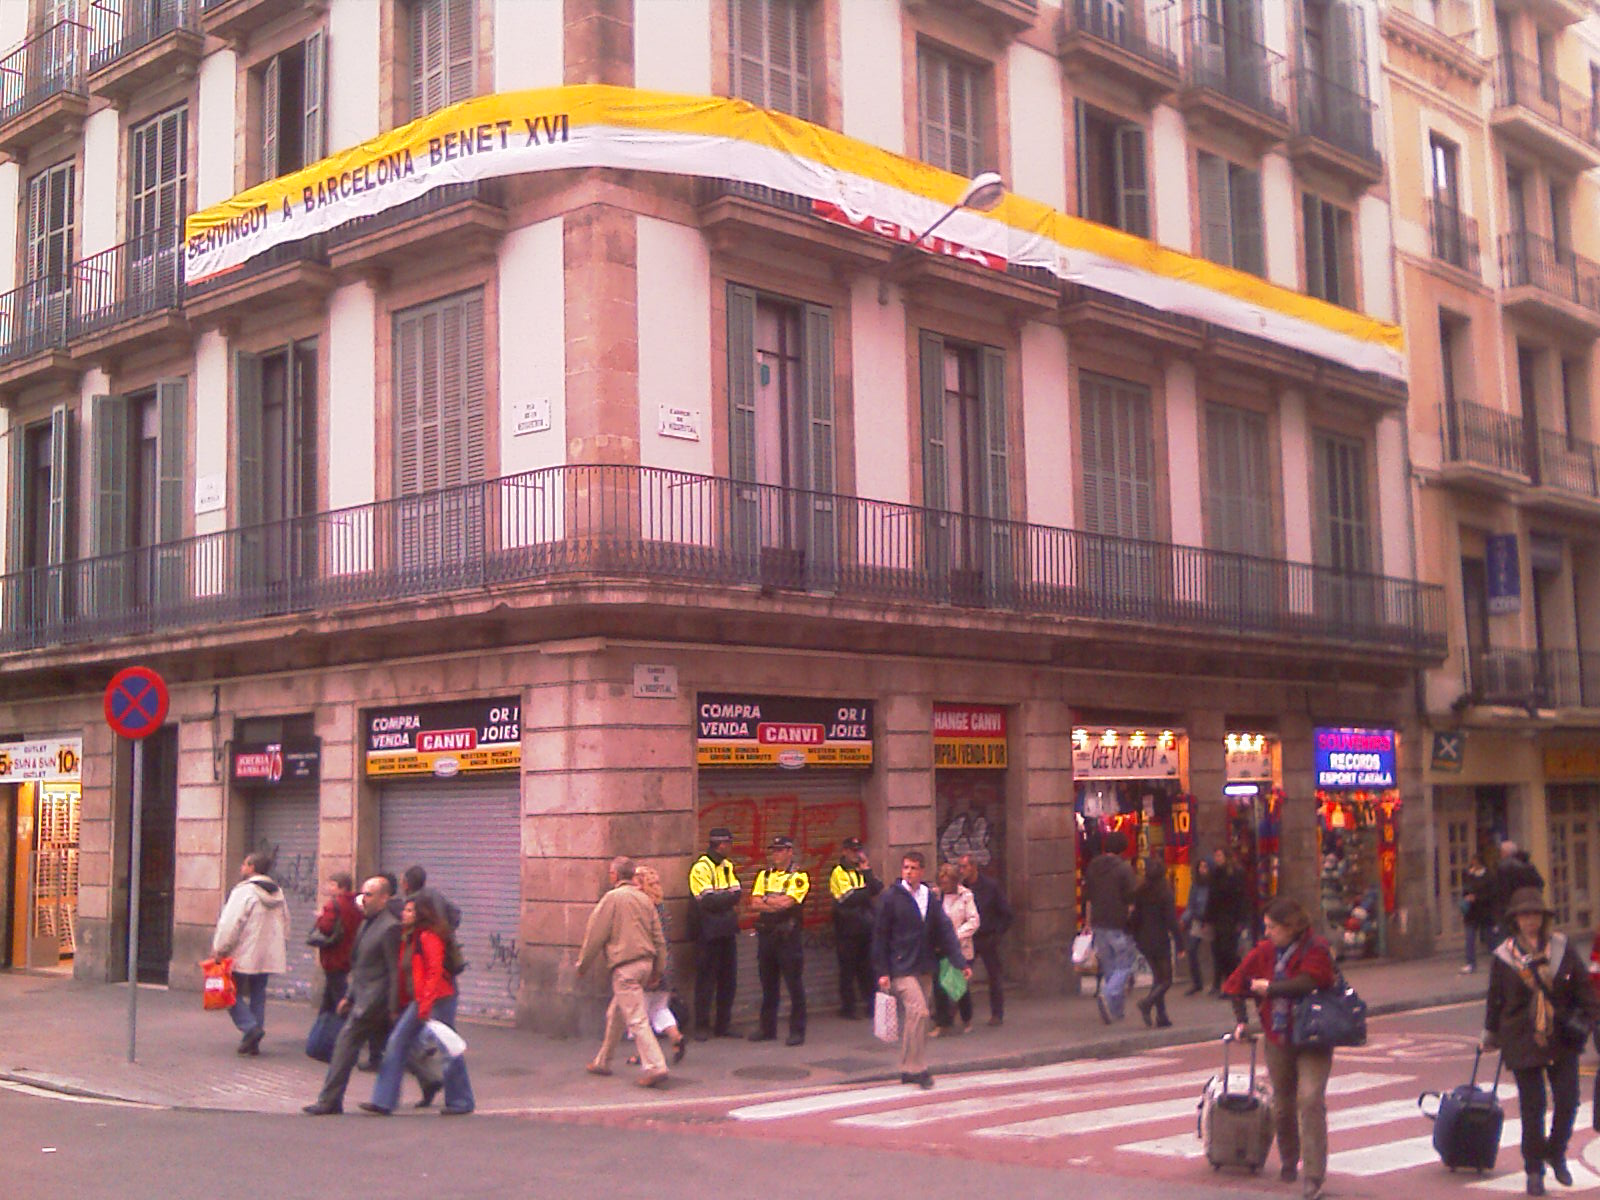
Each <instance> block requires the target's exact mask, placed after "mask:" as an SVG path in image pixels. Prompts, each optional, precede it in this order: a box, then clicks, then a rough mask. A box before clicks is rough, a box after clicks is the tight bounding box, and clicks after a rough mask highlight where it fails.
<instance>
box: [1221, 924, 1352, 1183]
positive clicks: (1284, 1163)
mask: <svg viewBox="0 0 1600 1200" xmlns="http://www.w3.org/2000/svg"><path fill="white" fill-rule="evenodd" d="M1265 924H1266V930H1267V936H1266V937H1265V938H1263V939H1262V940H1261V941H1260V942H1258V943H1256V947H1255V949H1254V950H1252V951H1250V953H1249V954H1247V955H1245V958H1244V961H1243V962H1241V963H1240V964H1239V966H1238V968H1237V969H1236V970H1235V971H1234V972H1233V974H1232V975H1230V976H1228V980H1227V982H1226V983H1224V984H1223V985H1222V991H1223V994H1224V995H1227V996H1231V997H1232V998H1233V1008H1234V1013H1235V1015H1236V1019H1237V1020H1238V1022H1239V1025H1238V1028H1237V1029H1236V1030H1235V1036H1237V1037H1241V1038H1242V1037H1245V1036H1246V1035H1247V1034H1248V1032H1249V1030H1248V1026H1247V1019H1246V1016H1245V1000H1246V998H1254V999H1255V1001H1256V1004H1257V1007H1258V1009H1259V1012H1260V1017H1261V1028H1262V1031H1263V1032H1264V1033H1265V1034H1266V1038H1267V1074H1268V1076H1270V1077H1271V1079H1272V1116H1273V1120H1274V1123H1275V1124H1276V1126H1277V1134H1278V1162H1279V1164H1280V1166H1281V1168H1282V1170H1281V1172H1280V1177H1281V1178H1282V1179H1283V1181H1284V1182H1285V1183H1292V1182H1293V1181H1294V1179H1295V1177H1296V1174H1297V1172H1298V1168H1299V1166H1300V1163H1301V1159H1302V1156H1303V1157H1304V1162H1305V1169H1306V1173H1305V1183H1304V1185H1303V1194H1304V1196H1305V1200H1318V1197H1320V1196H1321V1195H1322V1182H1323V1179H1324V1178H1325V1177H1326V1175H1327V1173H1328V1075H1329V1073H1330V1072H1331V1071H1332V1069H1333V1051H1332V1050H1321V1049H1314V1048H1312V1047H1308V1046H1296V1045H1295V1044H1294V1006H1295V1001H1297V1000H1298V999H1300V997H1302V996H1305V995H1307V994H1309V993H1311V992H1313V991H1315V990H1316V989H1317V988H1325V987H1332V986H1333V953H1332V951H1331V950H1330V949H1329V948H1328V943H1327V942H1326V941H1324V940H1323V939H1322V938H1320V937H1318V936H1317V935H1316V934H1314V933H1312V932H1311V916H1310V914H1309V913H1307V912H1306V910H1305V909H1304V908H1302V907H1301V906H1300V904H1299V903H1297V902H1296V901H1294V900H1291V899H1289V898H1288V897H1287V896H1279V897H1278V898H1277V899H1276V900H1274V901H1273V902H1272V903H1271V904H1269V905H1267V911H1266V918H1265Z"/></svg>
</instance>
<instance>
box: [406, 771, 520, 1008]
mask: <svg viewBox="0 0 1600 1200" xmlns="http://www.w3.org/2000/svg"><path fill="white" fill-rule="evenodd" d="M378 858H379V860H380V861H381V862H382V863H383V866H384V869H385V870H388V871H393V872H394V873H395V874H396V875H399V874H400V873H401V872H403V871H404V870H405V869H406V868H407V867H409V866H411V865H412V864H414V863H420V864H421V865H422V866H423V867H424V868H426V869H427V872H428V886H429V887H437V888H438V889H439V891H441V892H442V893H444V895H445V896H446V897H447V898H448V899H449V900H450V901H451V902H452V903H453V904H455V905H457V906H458V907H459V908H460V909H461V927H460V928H459V929H458V930H457V931H456V932H457V936H458V937H459V938H460V939H461V949H462V952H463V953H464V954H465V955H466V958H467V964H468V966H467V970H466V971H465V972H464V973H463V974H462V976H461V978H460V980H459V982H458V987H459V988H460V990H461V1003H460V1009H459V1011H460V1012H461V1014H462V1015H463V1016H466V1015H470V1016H477V1017H499V1018H505V1019H509V1018H511V1017H513V1016H515V1015H516V1005H517V992H518V991H519V990H520V988H521V986H522V972H521V968H520V967H519V965H518V962H517V948H518V944H519V937H520V934H519V926H520V924H521V914H522V823H521V795H520V792H519V790H518V781H517V780H516V779H514V778H513V779H496V780H493V781H488V780H479V781H473V780H461V781H456V780H451V781H448V782H447V781H443V780H431V779H430V780H426V781H418V782H415V783H391V784H387V785H385V786H384V789H383V793H382V796H381V799H380V800H379V807H378Z"/></svg>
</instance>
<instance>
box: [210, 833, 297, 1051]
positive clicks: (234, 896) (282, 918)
mask: <svg viewBox="0 0 1600 1200" xmlns="http://www.w3.org/2000/svg"><path fill="white" fill-rule="evenodd" d="M288 946H289V905H288V903H287V901H285V899H284V896H283V889H282V888H280V887H279V886H278V885H277V884H276V883H275V882H273V879H272V856H271V855H270V854H267V853H265V852H264V851H257V852H255V853H252V854H246V855H245V856H244V861H243V862H241V863H240V864H239V882H238V883H236V884H235V885H234V887H233V890H232V891H231V892H229V893H228V902H227V903H226V904H225V905H223V907H222V915H221V916H220V917H218V918H217V928H216V930H215V932H213V933H212V935H211V957H212V958H214V959H215V958H231V959H233V981H234V984H235V986H236V987H237V988H238V992H239V995H238V999H237V1000H235V1001H234V1004H233V1007H232V1008H230V1009H229V1010H228V1015H229V1016H230V1017H232V1018H233V1023H234V1026H235V1027H236V1028H237V1029H238V1030H239V1032H240V1033H241V1034H242V1035H243V1036H242V1037H241V1038H240V1040H239V1053H240V1054H251V1055H254V1054H260V1053H261V1039H262V1038H263V1037H265V1036H266V1032H267V980H268V979H269V978H270V977H271V976H273V975H281V974H282V973H283V972H284V970H285V969H286V964H287V962H288Z"/></svg>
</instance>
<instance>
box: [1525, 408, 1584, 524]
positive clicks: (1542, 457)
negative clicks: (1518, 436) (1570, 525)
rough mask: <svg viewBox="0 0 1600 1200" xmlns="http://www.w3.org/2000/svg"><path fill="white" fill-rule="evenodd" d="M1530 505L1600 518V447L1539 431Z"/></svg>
mask: <svg viewBox="0 0 1600 1200" xmlns="http://www.w3.org/2000/svg"><path fill="white" fill-rule="evenodd" d="M1533 484H1534V491H1533V493H1532V494H1531V495H1530V497H1529V503H1530V504H1532V505H1535V506H1537V507H1540V508H1544V509H1550V510H1553V511H1555V512H1559V513H1564V514H1568V515H1577V516H1586V517H1591V518H1592V517H1594V516H1596V515H1600V446H1596V445H1595V444H1594V443H1593V442H1590V441H1588V440H1586V439H1584V438H1581V437H1578V436H1576V435H1575V434H1571V433H1562V432H1559V431H1558V430H1554V429H1541V430H1539V447H1538V466H1537V470H1536V472H1535V474H1534V477H1533Z"/></svg>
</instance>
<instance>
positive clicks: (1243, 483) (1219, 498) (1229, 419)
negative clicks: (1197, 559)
mask: <svg viewBox="0 0 1600 1200" xmlns="http://www.w3.org/2000/svg"><path fill="white" fill-rule="evenodd" d="M1206 458H1207V466H1208V470H1207V497H1206V498H1207V505H1206V511H1207V516H1208V520H1207V524H1208V526H1209V529H1208V534H1207V538H1206V542H1207V544H1208V545H1209V546H1211V547H1212V549H1215V550H1224V551H1228V552H1231V553H1235V554H1253V555H1257V556H1265V555H1267V554H1269V553H1270V552H1271V547H1272V502H1271V498H1270V496H1269V494H1268V482H1267V427H1266V421H1265V419H1264V418H1262V417H1261V415H1260V414H1259V413H1253V412H1246V411H1245V410H1243V409H1238V408H1233V407H1230V406H1228V405H1224V404H1208V405H1206Z"/></svg>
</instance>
